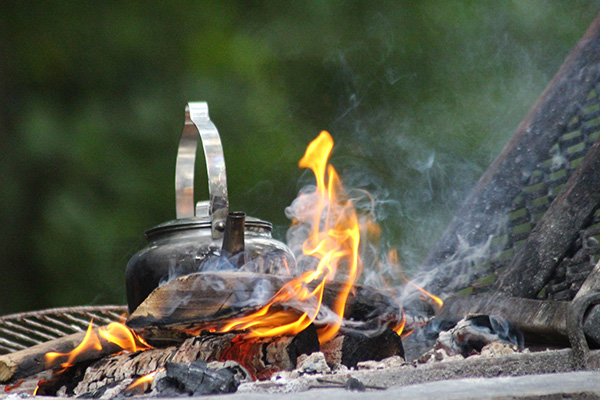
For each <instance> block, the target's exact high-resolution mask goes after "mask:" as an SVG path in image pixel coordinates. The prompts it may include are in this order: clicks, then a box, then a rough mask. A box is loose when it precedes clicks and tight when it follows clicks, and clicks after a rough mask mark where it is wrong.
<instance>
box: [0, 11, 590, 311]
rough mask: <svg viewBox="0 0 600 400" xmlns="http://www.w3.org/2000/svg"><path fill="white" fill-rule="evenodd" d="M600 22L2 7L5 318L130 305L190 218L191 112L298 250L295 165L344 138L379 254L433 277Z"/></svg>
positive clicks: (252, 206)
mask: <svg viewBox="0 0 600 400" xmlns="http://www.w3.org/2000/svg"><path fill="white" fill-rule="evenodd" d="M599 6H600V2H598V1H563V0H553V1H512V2H511V1H502V2H500V1H460V2H458V1H422V2H417V1H394V2H392V1H390V2H383V1H286V2H276V1H253V2H242V1H239V2H233V1H229V2H225V1H198V2H166V1H143V2H142V1H140V2H129V1H122V2H113V1H106V2H95V1H68V2H67V1H55V2H48V1H37V2H18V1H5V2H2V5H0V95H1V99H2V103H1V106H0V129H1V135H0V169H1V173H0V196H1V202H0V223H1V227H2V228H1V229H0V290H1V294H0V313H10V312H18V311H26V310H31V309H38V308H46V307H53V306H64V305H83V304H107V303H118V304H124V303H125V289H124V269H125V264H126V263H127V261H128V259H129V258H130V257H131V256H132V255H133V254H134V253H135V252H136V251H137V250H139V249H140V248H142V247H143V246H144V243H145V240H144V238H143V232H144V230H145V229H147V228H149V227H151V226H154V225H156V224H158V223H161V222H164V221H167V220H170V219H173V218H174V217H175V209H174V189H173V181H174V166H175V156H176V151H177V143H178V139H179V135H180V133H181V129H182V125H183V110H184V106H185V103H186V102H187V101H198V100H205V101H208V103H209V107H210V115H211V118H212V120H213V121H214V123H215V124H216V126H217V127H218V129H219V131H220V133H221V138H222V141H223V146H224V149H225V158H226V161H227V172H228V181H229V182H228V183H229V193H230V203H231V206H232V209H235V210H243V211H246V212H247V213H248V214H250V215H252V216H255V217H259V218H262V219H267V220H269V221H271V222H273V223H274V224H275V235H276V236H277V237H278V238H280V239H283V238H284V237H285V232H286V229H287V226H288V225H289V221H288V220H287V218H286V217H285V214H284V209H285V207H286V206H288V205H289V204H290V203H291V202H292V201H293V199H294V198H295V197H296V195H297V193H298V190H299V189H300V188H301V187H302V186H304V185H305V184H307V183H310V182H311V176H310V174H309V173H306V172H305V171H302V170H300V169H298V167H297V161H298V160H299V159H300V158H301V157H302V155H303V153H304V149H305V147H306V146H307V145H308V143H309V142H310V141H311V140H312V139H313V138H315V137H316V136H317V135H318V133H319V132H320V131H321V130H323V129H325V130H329V131H330V132H331V134H332V136H333V137H334V140H335V142H336V146H335V148H334V153H333V158H332V164H333V165H334V166H335V167H336V168H337V169H338V171H339V173H340V175H341V177H342V180H343V181H344V183H345V184H346V186H349V187H356V188H365V189H368V190H369V191H370V192H371V193H372V194H373V195H374V196H375V198H376V200H377V207H376V208H375V210H374V212H375V215H376V217H377V220H378V222H379V223H380V224H381V226H382V230H383V233H384V241H383V243H382V246H383V247H389V246H393V247H397V248H398V249H399V251H400V258H401V261H402V263H403V264H404V265H405V266H406V267H407V268H408V269H409V270H412V271H414V270H416V269H418V265H419V261H420V260H421V259H422V258H423V257H424V256H425V255H426V254H427V250H428V248H429V247H430V246H431V245H432V243H434V242H435V240H436V238H437V237H438V236H439V235H440V233H441V230H442V229H443V227H444V226H445V225H446V224H447V223H448V221H449V218H450V217H451V216H452V214H453V213H454V211H455V210H456V208H457V207H458V205H459V204H460V202H461V201H462V199H463V198H464V196H465V194H466V193H467V191H468V190H469V188H470V187H472V185H473V184H474V183H475V182H476V180H477V179H478V177H479V176H480V175H481V174H482V172H483V171H485V169H486V168H487V166H488V165H489V164H490V163H491V161H492V160H493V159H494V157H495V156H496V155H497V154H498V153H499V152H500V150H501V148H502V146H503V145H504V144H505V143H506V142H507V140H508V138H509V137H510V135H511V134H512V132H513V131H514V130H515V128H516V127H517V125H518V124H519V122H520V121H521V119H522V118H523V117H524V116H525V115H526V113H527V111H528V110H529V109H530V108H531V106H532V105H533V103H534V102H535V100H536V99H537V97H538V96H539V95H540V93H541V92H542V90H543V89H544V87H545V86H546V84H547V83H548V81H549V80H550V79H551V78H552V76H553V75H554V73H555V72H556V71H557V70H558V68H559V66H560V65H561V64H562V62H563V61H564V59H565V57H566V56H567V54H568V52H569V51H570V49H571V48H572V47H573V46H574V45H575V43H576V42H577V41H578V40H579V39H580V37H581V36H582V35H583V33H584V32H585V30H586V28H587V27H588V25H589V24H590V23H591V21H592V20H593V18H594V16H595V14H596V13H597V12H598V10H600V7H599ZM199 162H200V164H202V158H200V160H199ZM197 170H198V172H197V176H198V177H199V178H198V179H197V185H196V186H197V198H198V199H203V198H207V187H206V182H205V178H204V172H203V166H202V165H200V168H198V169H197Z"/></svg>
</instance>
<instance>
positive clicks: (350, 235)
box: [217, 131, 362, 343]
mask: <svg viewBox="0 0 600 400" xmlns="http://www.w3.org/2000/svg"><path fill="white" fill-rule="evenodd" d="M332 149H333V139H332V138H331V135H329V133H327V132H325V131H323V132H321V134H320V135H319V136H318V137H317V138H316V139H315V140H314V141H313V142H312V143H311V144H310V145H309V146H308V148H307V150H306V153H305V155H304V157H303V158H302V159H301V160H300V162H299V166H300V167H302V168H310V169H311V170H312V171H313V172H314V174H315V177H316V182H317V189H316V193H315V194H316V204H315V206H314V209H312V210H310V211H309V212H307V213H306V215H305V219H306V220H304V221H299V222H300V223H309V224H310V225H311V226H312V228H311V229H312V230H311V232H310V235H309V237H308V238H307V239H306V240H305V242H304V245H303V253H304V254H306V255H308V256H312V257H314V258H316V259H317V260H318V265H317V267H316V268H315V269H314V270H310V271H306V272H304V273H303V274H301V275H300V276H299V277H297V278H295V279H293V280H291V281H290V282H288V283H286V284H285V285H284V286H283V287H282V288H281V289H280V290H279V291H278V292H277V293H276V294H275V296H273V298H272V299H271V301H270V302H269V303H268V304H267V305H266V306H264V307H263V308H261V309H260V310H258V311H256V312H255V313H253V314H250V315H247V316H244V317H241V318H236V319H233V320H231V321H229V323H226V324H224V325H222V326H221V327H220V328H219V329H217V331H218V332H229V331H232V330H245V331H247V332H248V334H249V335H250V336H276V335H294V334H297V333H299V332H301V331H302V330H304V329H305V328H307V327H308V326H309V325H310V324H311V323H312V322H313V321H315V320H317V318H318V317H319V313H320V312H321V311H322V309H323V306H322V301H323V292H324V288H325V285H326V284H327V282H329V281H332V280H334V279H338V280H342V281H343V286H342V290H341V291H340V293H339V295H338V297H337V298H336V299H335V302H334V304H333V309H332V311H333V312H334V313H335V316H334V317H333V318H330V320H328V321H327V323H326V325H325V326H324V327H323V328H321V329H320V330H319V332H318V333H319V341H320V342H321V343H325V342H327V341H329V340H331V339H332V338H333V337H334V336H335V334H336V333H337V332H338V330H339V329H340V326H341V324H342V320H343V318H344V308H345V305H346V300H347V298H348V295H349V293H350V291H351V289H352V287H353V285H354V282H355V281H356V279H357V278H358V276H359V275H360V273H361V270H362V263H361V260H360V257H359V254H358V248H359V243H360V227H359V224H358V218H357V216H356V211H355V209H354V206H353V205H352V202H351V201H350V200H348V199H347V198H346V195H345V193H344V191H343V188H342V186H341V184H340V180H339V177H338V175H337V173H336V171H335V169H334V168H333V167H332V166H331V165H329V164H328V163H327V160H328V159H329V155H330V153H331V150H332ZM291 304H294V305H298V304H300V307H295V308H296V309H301V310H304V312H294V311H291V310H289V309H286V305H291Z"/></svg>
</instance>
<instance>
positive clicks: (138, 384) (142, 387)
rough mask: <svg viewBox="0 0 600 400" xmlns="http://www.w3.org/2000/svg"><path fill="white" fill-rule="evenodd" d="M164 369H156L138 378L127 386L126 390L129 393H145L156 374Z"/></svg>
mask: <svg viewBox="0 0 600 400" xmlns="http://www.w3.org/2000/svg"><path fill="white" fill-rule="evenodd" d="M164 370H165V369H164V368H159V369H157V370H156V371H153V372H150V373H149V374H146V375H144V376H142V377H140V378H138V379H136V380H135V381H133V382H132V383H131V384H130V385H129V386H127V388H125V392H126V393H129V394H142V393H145V392H146V391H147V390H148V389H149V387H150V384H151V383H152V381H153V380H154V377H155V376H156V374H158V373H159V372H161V371H164Z"/></svg>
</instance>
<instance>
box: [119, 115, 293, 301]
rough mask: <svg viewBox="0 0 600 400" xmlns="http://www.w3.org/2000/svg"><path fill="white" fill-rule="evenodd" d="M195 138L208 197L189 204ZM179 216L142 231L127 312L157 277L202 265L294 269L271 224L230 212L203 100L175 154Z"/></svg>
mask: <svg viewBox="0 0 600 400" xmlns="http://www.w3.org/2000/svg"><path fill="white" fill-rule="evenodd" d="M198 138H200V139H201V141H202V145H203V148H204V153H205V158H206V162H207V170H208V181H209V192H210V200H208V201H201V202H198V203H197V204H196V205H195V206H194V204H193V202H194V198H193V175H194V162H195V153H196V147H197V142H198ZM175 192H176V211H177V219H175V220H172V221H168V222H165V223H162V224H160V225H158V226H155V227H153V228H150V229H148V230H147V231H146V232H145V236H146V239H147V242H148V244H147V246H146V247H145V248H144V249H142V250H140V251H139V252H137V253H136V254H135V255H134V256H133V257H132V258H131V259H130V260H129V262H128V263H127V267H126V270H125V284H126V292H127V304H128V307H129V312H130V313H131V312H133V311H134V310H135V309H136V308H137V307H138V306H139V304H141V303H142V302H143V301H144V299H145V298H146V297H147V296H148V295H149V294H150V293H151V292H152V291H153V290H154V289H155V288H156V287H158V286H159V285H160V284H161V283H163V282H167V281H168V280H169V279H171V278H174V277H178V276H182V275H186V274H190V273H195V272H203V271H232V270H243V271H249V272H256V273H266V274H277V275H290V276H291V275H294V274H295V264H296V263H295V258H294V255H293V254H292V252H291V250H290V249H289V248H288V247H287V246H286V245H285V244H284V243H282V242H280V241H277V240H275V239H273V238H272V236H271V232H272V224H271V223H270V222H267V221H263V220H260V219H258V218H253V217H246V216H245V214H244V213H241V212H237V213H229V211H228V207H229V204H228V199H227V184H226V178H225V165H224V157H223V151H222V147H221V142H220V138H219V136H218V132H217V130H216V128H215V127H214V125H213V124H212V122H211V121H210V120H209V119H208V107H207V105H206V103H189V104H188V106H187V107H186V124H185V126H184V131H183V133H182V136H181V140H180V144H179V151H178V156H177V165H176V177H175Z"/></svg>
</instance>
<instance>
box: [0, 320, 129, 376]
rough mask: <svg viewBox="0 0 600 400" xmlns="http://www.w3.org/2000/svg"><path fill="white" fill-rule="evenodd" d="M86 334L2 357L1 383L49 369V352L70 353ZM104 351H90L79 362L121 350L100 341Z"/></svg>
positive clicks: (0, 357)
mask: <svg viewBox="0 0 600 400" xmlns="http://www.w3.org/2000/svg"><path fill="white" fill-rule="evenodd" d="M85 334H86V333H85V332H78V333H73V334H71V335H67V336H63V337H60V338H58V339H54V340H50V341H48V342H45V343H40V344H38V345H35V346H32V347H29V348H27V349H24V350H19V351H16V352H14V353H9V354H4V355H2V356H0V382H2V383H4V382H9V381H15V380H17V379H20V378H24V377H27V376H30V375H34V374H37V373H39V372H41V371H44V370H46V369H48V368H47V365H46V360H45V357H44V356H45V355H46V353H48V352H57V353H68V352H69V351H71V350H73V349H74V348H75V347H77V346H78V345H79V343H81V341H82V340H83V338H84V337H85ZM100 341H101V344H102V350H97V349H95V348H92V349H89V351H86V352H84V353H82V354H80V355H79V356H78V357H77V361H78V362H81V361H87V360H95V359H99V358H102V357H104V356H106V355H109V354H112V353H115V352H117V351H119V350H120V349H121V348H120V347H118V346H117V345H115V344H113V343H110V342H107V341H105V340H104V339H102V338H101V339H100Z"/></svg>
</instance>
